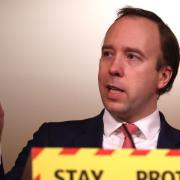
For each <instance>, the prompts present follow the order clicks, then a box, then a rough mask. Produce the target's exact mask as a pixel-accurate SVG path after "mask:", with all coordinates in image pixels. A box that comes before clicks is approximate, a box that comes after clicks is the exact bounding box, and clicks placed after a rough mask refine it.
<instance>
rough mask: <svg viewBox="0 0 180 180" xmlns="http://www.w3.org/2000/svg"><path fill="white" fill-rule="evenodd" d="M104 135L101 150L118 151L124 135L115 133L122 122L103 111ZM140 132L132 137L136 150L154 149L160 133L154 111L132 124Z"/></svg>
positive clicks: (156, 113)
mask: <svg viewBox="0 0 180 180" xmlns="http://www.w3.org/2000/svg"><path fill="white" fill-rule="evenodd" d="M103 122H104V135H103V148H105V149H120V148H121V147H122V144H123V142H124V135H123V134H122V133H120V132H119V131H117V129H118V128H119V127H120V126H121V125H122V123H123V122H118V121H116V120H115V119H114V118H113V117H112V116H111V114H110V113H109V112H108V111H107V110H105V111H104V115H103ZM133 124H135V125H136V126H137V127H138V128H139V130H140V131H138V132H137V133H136V134H134V135H132V138H133V141H134V144H135V146H136V148H137V149H155V148H156V147H157V141H158V136H159V131H160V116H159V111H158V110H157V109H156V111H154V112H153V113H152V114H150V115H149V116H147V117H145V118H143V119H140V120H138V121H136V122H134V123H133Z"/></svg>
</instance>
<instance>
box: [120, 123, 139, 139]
mask: <svg viewBox="0 0 180 180" xmlns="http://www.w3.org/2000/svg"><path fill="white" fill-rule="evenodd" d="M119 130H120V132H122V133H123V134H124V136H127V131H128V132H129V134H131V135H132V134H136V133H137V132H138V130H139V129H138V127H137V126H136V125H135V124H123V125H122V126H121V127H120V128H119Z"/></svg>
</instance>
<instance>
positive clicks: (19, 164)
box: [0, 123, 48, 180]
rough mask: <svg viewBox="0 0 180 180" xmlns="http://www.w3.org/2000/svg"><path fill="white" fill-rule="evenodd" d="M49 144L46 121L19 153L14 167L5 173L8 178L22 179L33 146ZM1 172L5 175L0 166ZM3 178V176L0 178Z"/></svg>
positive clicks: (8, 179)
mask: <svg viewBox="0 0 180 180" xmlns="http://www.w3.org/2000/svg"><path fill="white" fill-rule="evenodd" d="M47 145H48V128H47V123H44V124H43V125H42V126H41V127H40V128H39V130H38V131H37V132H36V133H34V135H33V139H32V140H30V141H28V143H27V145H26V146H25V147H24V148H23V150H22V151H21V152H20V153H19V155H18V158H17V160H16V162H15V164H14V166H13V168H12V169H11V170H10V171H9V172H8V173H7V174H6V175H5V177H6V179H7V180H12V179H13V180H20V179H21V177H22V174H23V171H24V167H25V165H26V161H27V159H28V156H29V154H30V151H31V148H32V147H35V146H36V147H43V146H47ZM0 168H1V169H0V173H1V171H2V176H3V174H4V173H3V167H0ZM0 179H1V178H0Z"/></svg>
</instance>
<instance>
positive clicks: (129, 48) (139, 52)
mask: <svg viewBox="0 0 180 180" xmlns="http://www.w3.org/2000/svg"><path fill="white" fill-rule="evenodd" d="M123 50H124V52H135V53H138V54H140V56H142V57H143V58H146V56H145V54H144V53H143V52H142V51H141V50H139V49H137V48H132V47H125V48H123Z"/></svg>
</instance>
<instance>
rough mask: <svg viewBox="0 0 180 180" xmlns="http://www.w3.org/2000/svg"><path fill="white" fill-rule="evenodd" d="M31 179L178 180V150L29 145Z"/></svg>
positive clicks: (179, 167) (179, 177) (179, 175)
mask: <svg viewBox="0 0 180 180" xmlns="http://www.w3.org/2000/svg"><path fill="white" fill-rule="evenodd" d="M31 157H32V173H33V180H180V149H177V150H169V149H164V150H163V149H162V150H133V149H128V150H124V149H123V150H105V149H95V148H92V149H91V148H33V149H32V153H31Z"/></svg>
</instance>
